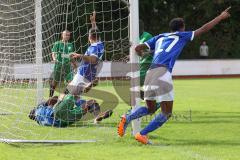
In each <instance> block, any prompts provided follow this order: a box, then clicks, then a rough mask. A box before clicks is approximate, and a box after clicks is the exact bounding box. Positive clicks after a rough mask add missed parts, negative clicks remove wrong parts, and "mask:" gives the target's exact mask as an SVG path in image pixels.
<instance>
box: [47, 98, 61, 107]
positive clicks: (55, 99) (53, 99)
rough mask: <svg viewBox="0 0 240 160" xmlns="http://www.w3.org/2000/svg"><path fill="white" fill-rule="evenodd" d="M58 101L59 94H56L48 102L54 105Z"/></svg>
mask: <svg viewBox="0 0 240 160" xmlns="http://www.w3.org/2000/svg"><path fill="white" fill-rule="evenodd" d="M57 101H58V96H54V97H51V98H49V99H48V101H47V104H48V105H49V106H50V105H51V106H54V105H55V104H56V103H57Z"/></svg>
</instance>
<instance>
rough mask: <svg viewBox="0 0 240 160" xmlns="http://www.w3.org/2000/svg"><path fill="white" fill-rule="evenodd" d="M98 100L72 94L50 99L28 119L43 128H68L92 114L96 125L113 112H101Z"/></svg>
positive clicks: (33, 111) (32, 112)
mask: <svg viewBox="0 0 240 160" xmlns="http://www.w3.org/2000/svg"><path fill="white" fill-rule="evenodd" d="M100 110H101V109H100V106H99V104H98V103H97V102H96V100H93V99H92V100H88V101H86V100H84V99H80V98H79V97H78V98H77V97H75V96H73V95H71V94H68V95H63V94H62V95H60V97H58V96H54V97H50V98H49V99H48V100H47V101H46V102H43V103H41V104H39V105H38V106H37V107H36V108H34V109H32V110H31V111H30V114H29V115H28V117H29V118H30V119H32V120H35V121H36V122H37V123H38V124H39V125H42V126H54V127H67V126H69V125H71V124H73V123H75V122H78V121H80V120H81V119H82V117H83V116H84V115H86V114H87V113H90V114H92V115H93V116H94V117H95V119H94V123H99V122H101V121H102V120H103V119H106V118H109V117H110V116H111V115H112V110H107V111H105V112H100Z"/></svg>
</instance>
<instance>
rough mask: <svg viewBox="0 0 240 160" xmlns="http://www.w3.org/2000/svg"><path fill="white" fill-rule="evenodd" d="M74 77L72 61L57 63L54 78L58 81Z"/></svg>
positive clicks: (70, 79)
mask: <svg viewBox="0 0 240 160" xmlns="http://www.w3.org/2000/svg"><path fill="white" fill-rule="evenodd" d="M72 79H73V72H72V68H71V64H70V63H66V64H61V63H56V64H55V65H54V70H53V80H54V81H56V82H63V81H66V82H70V81H72Z"/></svg>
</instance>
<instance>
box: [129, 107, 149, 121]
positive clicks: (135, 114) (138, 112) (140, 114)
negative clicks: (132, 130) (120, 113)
mask: <svg viewBox="0 0 240 160" xmlns="http://www.w3.org/2000/svg"><path fill="white" fill-rule="evenodd" d="M148 114H149V112H148V109H147V108H146V107H139V108H137V109H136V110H135V111H133V112H132V113H130V114H128V115H126V120H127V123H130V122H131V121H132V120H134V119H137V118H140V117H143V116H146V115H148Z"/></svg>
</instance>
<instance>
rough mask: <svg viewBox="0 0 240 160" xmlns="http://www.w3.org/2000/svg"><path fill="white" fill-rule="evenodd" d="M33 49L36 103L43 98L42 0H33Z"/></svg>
mask: <svg viewBox="0 0 240 160" xmlns="http://www.w3.org/2000/svg"><path fill="white" fill-rule="evenodd" d="M34 2H35V28H36V29H35V36H36V38H35V51H36V69H37V71H36V77H37V94H36V95H37V98H36V99H37V104H40V103H41V102H42V100H43V62H42V59H43V56H42V4H41V3H42V0H35V1H34Z"/></svg>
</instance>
